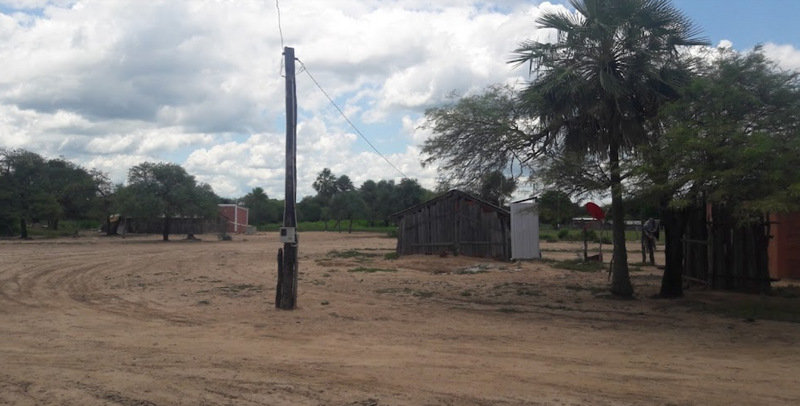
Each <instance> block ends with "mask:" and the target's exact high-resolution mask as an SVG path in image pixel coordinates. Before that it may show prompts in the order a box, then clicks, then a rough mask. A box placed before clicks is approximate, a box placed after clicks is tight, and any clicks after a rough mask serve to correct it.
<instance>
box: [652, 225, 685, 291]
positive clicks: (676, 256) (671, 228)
mask: <svg viewBox="0 0 800 406" xmlns="http://www.w3.org/2000/svg"><path fill="white" fill-rule="evenodd" d="M662 217H663V224H664V241H665V243H666V245H665V247H664V257H665V259H666V261H665V265H664V276H663V277H662V278H661V291H660V292H659V296H661V297H668V298H672V297H681V296H683V244H681V239H682V238H683V234H684V232H685V230H686V222H687V213H686V211H685V210H681V211H674V210H669V209H667V210H664V211H663V215H662Z"/></svg>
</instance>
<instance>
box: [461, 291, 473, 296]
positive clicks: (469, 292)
mask: <svg viewBox="0 0 800 406" xmlns="http://www.w3.org/2000/svg"><path fill="white" fill-rule="evenodd" d="M459 294H460V295H461V296H466V297H469V296H472V291H471V290H464V291H462V292H461V293H459Z"/></svg>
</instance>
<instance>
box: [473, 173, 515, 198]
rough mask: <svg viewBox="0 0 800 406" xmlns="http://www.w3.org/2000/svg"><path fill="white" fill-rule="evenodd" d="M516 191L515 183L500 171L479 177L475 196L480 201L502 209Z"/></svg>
mask: <svg viewBox="0 0 800 406" xmlns="http://www.w3.org/2000/svg"><path fill="white" fill-rule="evenodd" d="M516 190H517V181H516V179H514V178H513V177H506V176H505V175H503V173H502V172H500V171H492V172H489V173H487V174H485V175H483V177H481V183H480V187H479V188H478V190H477V192H478V193H477V195H478V197H480V198H481V199H483V200H485V201H487V202H489V203H492V204H495V205H497V206H500V207H502V206H503V205H504V204H505V202H506V201H507V200H508V199H510V198H511V195H513V194H514V191H516Z"/></svg>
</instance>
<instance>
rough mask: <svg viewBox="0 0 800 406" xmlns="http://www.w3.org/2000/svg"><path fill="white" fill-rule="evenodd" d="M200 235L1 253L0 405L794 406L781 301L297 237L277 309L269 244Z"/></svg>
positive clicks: (560, 254) (558, 260)
mask: <svg viewBox="0 0 800 406" xmlns="http://www.w3.org/2000/svg"><path fill="white" fill-rule="evenodd" d="M205 239H206V241H197V242H192V241H173V242H168V243H164V242H161V241H158V237H156V236H152V237H150V236H148V237H134V238H127V239H125V240H122V239H119V238H104V237H82V238H77V239H73V238H67V239H57V240H47V241H27V242H20V241H10V240H6V241H0V253H1V254H0V255H1V256H2V261H0V360H2V365H3V368H2V369H0V403H3V404H20V405H39V404H71V405H108V404H117V405H171V404H196V405H201V404H209V405H212V404H213V405H217V404H230V405H282V404H286V405H434V404H444V405H490V404H491V405H495V404H499V405H632V404H636V405H662V406H666V405H698V406H699V405H731V404H736V405H796V404H799V403H800V382H798V381H799V379H800V378H798V377H800V345H798V343H800V324H798V323H792V322H783V321H773V320H765V319H767V318H774V319H779V320H794V321H797V320H798V319H800V315H799V314H798V312H800V298H798V295H797V293H798V292H797V289H796V288H791V287H789V288H783V289H781V290H779V291H778V293H779V294H778V295H775V296H774V297H758V296H755V297H754V296H746V295H738V294H725V293H711V292H702V291H690V292H688V295H687V297H686V298H685V299H681V300H675V301H664V300H657V299H652V298H650V296H651V295H653V294H655V293H656V292H657V290H658V284H659V281H660V273H659V271H657V270H656V269H654V268H650V267H646V266H644V267H641V269H640V270H639V271H638V272H633V273H632V279H633V283H634V284H635V286H636V288H637V292H638V297H637V299H635V300H628V301H619V300H614V299H612V298H610V297H609V296H608V294H607V293H606V289H605V284H606V277H607V275H606V273H605V272H602V271H601V272H597V271H595V270H592V269H579V270H570V269H562V268H558V267H557V266H562V265H563V266H565V267H567V268H569V267H570V266H569V262H570V260H572V259H573V258H575V257H576V256H575V253H574V252H573V251H576V250H579V249H580V247H579V245H575V244H568V243H558V244H544V246H545V248H546V249H547V251H546V252H545V256H546V257H548V258H551V259H552V260H553V261H554V262H546V261H535V262H526V263H518V264H511V263H501V262H494V261H490V260H481V259H475V258H466V257H452V256H451V257H447V258H441V257H439V256H417V257H401V258H399V259H391V258H392V257H391V256H388V257H387V256H386V254H387V253H390V252H392V248H393V246H394V243H395V242H394V240H391V239H387V238H382V237H380V236H378V235H375V234H353V235H347V234H336V233H305V234H304V235H303V244H302V245H301V258H300V260H301V262H300V270H301V276H300V297H299V303H300V309H298V310H296V311H293V312H285V311H277V310H274V308H273V299H274V285H275V280H276V277H275V269H276V264H275V256H276V251H277V248H278V247H279V244H278V243H277V236H276V235H274V234H271V233H270V234H260V235H257V236H234V241H229V242H223V241H217V240H216V239H212V238H209V237H208V236H206V237H205ZM631 249H632V250H634V249H635V247H634V246H633V245H632V246H631ZM631 259H632V260H635V259H636V254H632V255H631Z"/></svg>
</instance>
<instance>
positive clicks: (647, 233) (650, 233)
mask: <svg viewBox="0 0 800 406" xmlns="http://www.w3.org/2000/svg"><path fill="white" fill-rule="evenodd" d="M658 234H659V233H658V222H657V221H655V220H654V219H653V218H652V217H650V218H649V219H647V221H646V222H645V223H644V225H643V226H642V238H643V239H644V246H645V250H647V252H648V253H649V254H650V265H655V264H656V259H655V250H656V240H658V237H659V236H658Z"/></svg>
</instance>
